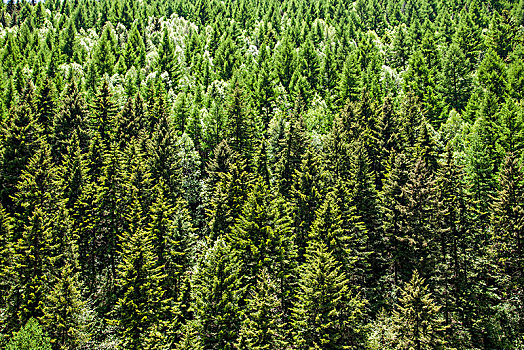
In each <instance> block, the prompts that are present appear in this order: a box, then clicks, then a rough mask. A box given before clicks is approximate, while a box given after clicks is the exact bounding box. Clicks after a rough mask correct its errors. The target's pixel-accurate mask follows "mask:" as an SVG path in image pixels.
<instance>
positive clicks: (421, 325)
mask: <svg viewBox="0 0 524 350" xmlns="http://www.w3.org/2000/svg"><path fill="white" fill-rule="evenodd" d="M424 283H425V280H424V279H423V278H421V277H420V276H419V274H418V272H416V271H415V272H413V276H412V277H411V280H410V281H409V282H407V283H406V284H405V285H404V287H403V289H402V292H401V293H402V294H401V297H400V299H399V302H398V304H397V306H396V309H395V311H394V312H393V323H394V325H395V326H394V328H395V330H396V332H397V337H396V339H395V343H396V344H395V345H396V348H398V349H417V350H424V349H427V350H429V349H445V348H446V341H445V336H444V331H445V330H446V326H444V325H443V320H441V319H440V315H439V311H440V306H438V305H437V304H436V303H435V300H434V299H432V298H431V293H429V292H428V287H427V286H426V285H424Z"/></svg>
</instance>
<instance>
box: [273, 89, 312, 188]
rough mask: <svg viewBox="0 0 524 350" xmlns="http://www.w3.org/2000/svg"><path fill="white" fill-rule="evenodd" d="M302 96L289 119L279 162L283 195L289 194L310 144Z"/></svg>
mask: <svg viewBox="0 0 524 350" xmlns="http://www.w3.org/2000/svg"><path fill="white" fill-rule="evenodd" d="M301 104H302V102H301V98H300V96H299V98H298V100H297V103H296V106H295V111H294V112H293V115H292V118H291V120H290V121H289V125H288V129H287V130H286V135H285V139H284V140H282V145H281V151H280V154H279V158H280V159H279V162H278V164H277V169H276V171H277V179H278V188H279V191H280V193H281V194H282V195H284V196H288V195H289V191H290V190H291V183H292V180H293V174H294V173H295V170H297V169H299V168H300V163H301V161H302V155H303V154H304V153H305V150H306V149H307V146H308V140H307V136H306V134H305V131H304V121H303V118H302V115H301V108H302V105H301Z"/></svg>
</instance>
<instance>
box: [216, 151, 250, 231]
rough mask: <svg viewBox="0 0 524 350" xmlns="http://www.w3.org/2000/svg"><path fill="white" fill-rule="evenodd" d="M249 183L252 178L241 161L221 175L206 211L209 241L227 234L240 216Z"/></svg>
mask: <svg viewBox="0 0 524 350" xmlns="http://www.w3.org/2000/svg"><path fill="white" fill-rule="evenodd" d="M251 182H252V177H251V175H250V174H249V173H248V172H247V171H246V165H245V162H244V161H243V160H242V159H238V160H237V161H236V162H235V163H234V164H231V165H230V169H229V171H228V172H227V173H224V174H222V175H221V177H220V181H219V182H218V184H217V185H216V187H215V191H214V193H213V196H212V198H211V199H210V204H209V208H208V210H207V216H208V220H209V221H208V222H209V234H210V236H209V237H208V238H209V239H210V240H211V241H214V240H216V238H218V237H220V236H221V235H223V234H225V233H227V232H229V230H230V228H231V226H232V225H233V223H234V222H235V220H236V219H237V218H238V217H239V216H240V214H241V211H242V206H243V205H244V202H245V200H246V199H247V196H248V193H249V187H250V184H251Z"/></svg>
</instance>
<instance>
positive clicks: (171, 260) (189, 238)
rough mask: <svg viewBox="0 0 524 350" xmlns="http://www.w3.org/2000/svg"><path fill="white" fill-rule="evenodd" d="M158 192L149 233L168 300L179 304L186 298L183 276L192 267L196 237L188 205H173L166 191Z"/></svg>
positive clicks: (148, 227) (180, 201)
mask: <svg viewBox="0 0 524 350" xmlns="http://www.w3.org/2000/svg"><path fill="white" fill-rule="evenodd" d="M157 191H158V194H157V198H156V200H155V201H154V202H153V204H152V205H151V208H150V209H149V210H150V213H149V219H148V221H149V223H148V225H147V227H146V228H145V229H146V230H147V231H148V233H149V234H150V235H151V239H152V245H153V252H154V253H155V256H156V258H157V259H158V265H159V266H161V271H162V272H163V273H164V274H165V278H164V280H163V287H164V288H165V289H166V296H168V297H170V298H173V299H174V300H177V299H178V298H179V297H180V296H181V294H182V287H183V285H182V284H183V274H184V272H185V271H187V270H188V269H189V267H190V266H191V262H192V258H193V249H194V244H195V237H194V234H195V233H194V229H193V227H192V223H191V217H190V216H189V212H188V210H187V207H186V205H185V202H184V201H183V200H180V199H179V200H177V202H176V204H175V205H172V204H171V203H170V202H169V201H168V200H166V198H165V196H164V193H163V190H161V189H158V190H157Z"/></svg>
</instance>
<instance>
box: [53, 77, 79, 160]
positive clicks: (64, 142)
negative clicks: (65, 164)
mask: <svg viewBox="0 0 524 350" xmlns="http://www.w3.org/2000/svg"><path fill="white" fill-rule="evenodd" d="M61 101H62V102H61V103H60V105H59V107H58V112H57V113H56V114H55V119H54V120H53V122H52V123H53V134H52V137H51V139H50V140H49V143H50V144H51V146H52V151H53V158H54V159H60V158H61V155H62V154H64V153H65V151H66V148H67V146H68V143H69V140H70V139H71V137H72V134H73V132H75V131H76V134H77V137H78V140H79V142H80V147H81V149H83V150H85V149H87V145H88V140H87V122H88V117H87V108H86V103H85V100H84V97H83V95H82V93H81V92H80V89H79V88H78V85H77V83H76V82H75V81H74V80H73V82H72V83H71V84H69V85H67V86H66V88H65V89H64V93H63V95H62V98H61Z"/></svg>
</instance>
